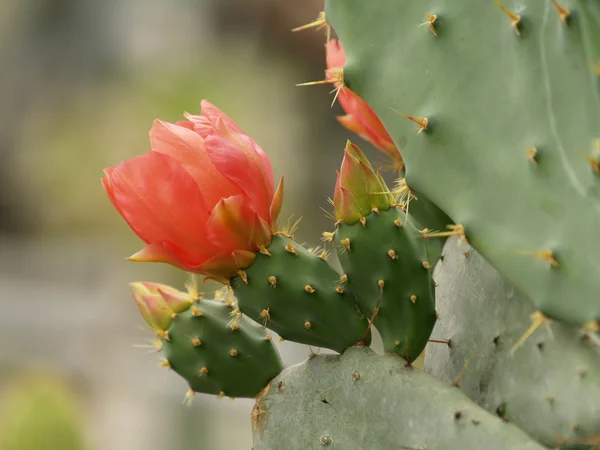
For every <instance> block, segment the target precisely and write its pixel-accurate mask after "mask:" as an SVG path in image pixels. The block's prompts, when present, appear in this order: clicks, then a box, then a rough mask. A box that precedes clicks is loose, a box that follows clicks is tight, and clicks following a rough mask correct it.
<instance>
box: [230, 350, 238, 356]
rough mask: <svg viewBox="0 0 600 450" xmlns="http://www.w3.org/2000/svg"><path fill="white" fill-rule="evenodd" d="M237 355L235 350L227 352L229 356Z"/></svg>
mask: <svg viewBox="0 0 600 450" xmlns="http://www.w3.org/2000/svg"><path fill="white" fill-rule="evenodd" d="M237 355H239V352H238V351H237V350H236V349H235V348H232V349H231V350H229V356H237Z"/></svg>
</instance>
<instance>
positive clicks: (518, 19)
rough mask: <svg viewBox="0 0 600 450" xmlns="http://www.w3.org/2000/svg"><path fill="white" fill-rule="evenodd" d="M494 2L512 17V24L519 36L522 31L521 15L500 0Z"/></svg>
mask: <svg viewBox="0 0 600 450" xmlns="http://www.w3.org/2000/svg"><path fill="white" fill-rule="evenodd" d="M494 3H495V4H496V5H498V6H499V7H500V9H501V10H502V11H503V12H504V13H505V14H506V15H507V16H508V18H509V19H510V24H511V25H512V27H513V29H514V30H515V33H517V36H521V31H520V30H519V24H520V23H521V16H519V15H518V14H515V13H513V12H512V11H510V10H509V9H508V8H507V7H506V6H504V5H503V4H502V3H500V0H494Z"/></svg>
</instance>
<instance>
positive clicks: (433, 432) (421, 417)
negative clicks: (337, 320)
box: [252, 347, 544, 450]
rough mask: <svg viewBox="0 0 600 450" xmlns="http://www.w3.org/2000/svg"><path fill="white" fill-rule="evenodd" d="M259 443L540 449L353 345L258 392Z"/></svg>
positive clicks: (422, 378)
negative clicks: (339, 354) (342, 352)
mask: <svg viewBox="0 0 600 450" xmlns="http://www.w3.org/2000/svg"><path fill="white" fill-rule="evenodd" d="M252 423H253V433H254V447H253V448H254V450H272V449H286V450H311V449H315V450H316V449H319V450H321V449H323V448H334V449H338V448H339V449H344V450H365V449H369V450H391V449H405V450H417V449H423V450H424V449H435V450H457V449H486V450H500V449H503V450H504V449H506V450H525V449H527V450H541V449H543V448H544V447H542V446H541V445H539V444H538V443H537V442H535V441H534V440H532V439H530V438H529V437H528V436H526V435H525V433H523V432H522V431H521V430H519V429H518V428H517V427H516V426H515V425H513V424H511V423H507V422H504V421H503V420H502V419H500V418H498V417H496V416H495V415H493V414H490V413H488V412H486V411H485V410H483V409H482V408H480V407H478V406H477V405H475V404H474V403H473V402H471V401H470V400H469V399H468V398H466V397H465V396H464V395H463V394H462V393H461V392H460V391H459V390H458V389H456V388H454V387H452V386H450V385H448V384H444V383H442V382H439V381H437V380H436V379H435V378H433V377H431V376H430V375H428V374H426V373H424V372H423V371H421V370H419V369H415V368H414V367H411V366H408V365H407V364H406V362H405V361H404V360H403V359H402V358H400V357H398V356H395V355H384V356H378V355H376V354H375V353H374V352H373V351H371V350H370V349H368V348H364V347H363V348H351V349H348V350H347V351H346V352H345V353H344V354H343V355H342V356H338V355H325V356H319V355H315V356H313V357H312V358H309V359H308V360H307V361H305V362H303V363H300V364H298V365H296V366H292V367H289V368H287V369H286V370H284V371H283V372H282V373H281V374H280V375H279V376H278V377H277V378H276V379H274V380H273V381H272V382H271V383H270V385H269V388H268V389H267V390H266V392H264V393H263V394H261V396H260V397H259V398H258V399H257V402H256V405H255V407H254V410H253V414H252Z"/></svg>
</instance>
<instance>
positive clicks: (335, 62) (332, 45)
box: [325, 39, 346, 69]
mask: <svg viewBox="0 0 600 450" xmlns="http://www.w3.org/2000/svg"><path fill="white" fill-rule="evenodd" d="M325 53H326V58H327V68H328V69H332V68H334V67H344V65H345V64H346V53H345V52H344V49H343V48H342V44H341V43H340V42H339V41H338V40H337V39H331V40H330V41H329V42H327V43H326V44H325Z"/></svg>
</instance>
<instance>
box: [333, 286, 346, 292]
mask: <svg viewBox="0 0 600 450" xmlns="http://www.w3.org/2000/svg"><path fill="white" fill-rule="evenodd" d="M335 292H337V293H338V294H343V293H344V288H343V287H341V286H338V287H336V288H335Z"/></svg>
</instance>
